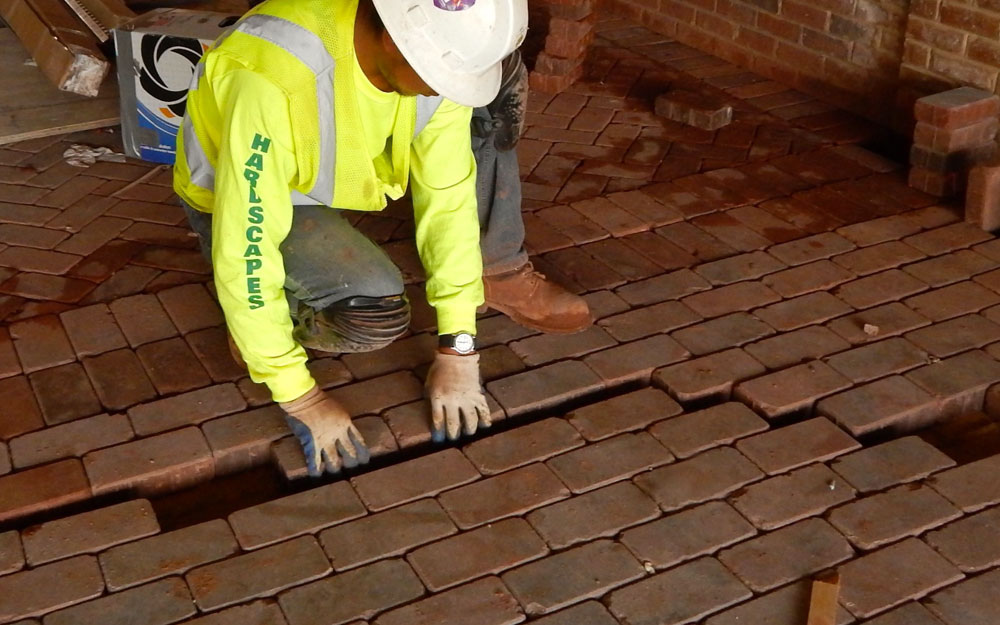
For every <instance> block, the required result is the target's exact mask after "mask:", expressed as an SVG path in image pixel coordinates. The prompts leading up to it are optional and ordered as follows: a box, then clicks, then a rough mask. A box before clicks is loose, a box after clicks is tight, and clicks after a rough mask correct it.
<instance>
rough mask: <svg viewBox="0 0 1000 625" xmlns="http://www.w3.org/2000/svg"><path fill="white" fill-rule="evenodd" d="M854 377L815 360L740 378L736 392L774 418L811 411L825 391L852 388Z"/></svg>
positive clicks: (741, 397)
mask: <svg viewBox="0 0 1000 625" xmlns="http://www.w3.org/2000/svg"><path fill="white" fill-rule="evenodd" d="M850 386H851V381H850V380H848V379H847V378H845V377H844V376H842V375H841V374H839V373H837V372H836V371H834V370H833V368H831V367H830V366H829V365H827V364H826V363H824V362H822V361H818V360H814V361H812V362H808V363H805V364H801V365H798V366H795V367H791V368H789V369H783V370H781V371H777V372H775V373H771V374H768V375H765V376H762V377H759V378H755V379H753V380H748V381H744V382H740V383H739V384H738V385H737V386H736V389H735V390H734V391H733V392H734V395H735V396H736V397H737V398H739V399H740V400H742V401H745V402H747V403H748V404H749V405H750V406H751V407H752V408H753V409H754V410H756V411H757V412H758V413H760V414H762V415H763V416H765V417H767V418H769V419H774V418H777V417H781V416H784V415H788V414H792V413H797V412H809V411H810V410H811V409H812V407H813V404H815V403H816V401H818V400H819V399H821V398H822V397H824V396H826V395H831V394H833V393H836V392H837V391H842V390H844V389H846V388H850Z"/></svg>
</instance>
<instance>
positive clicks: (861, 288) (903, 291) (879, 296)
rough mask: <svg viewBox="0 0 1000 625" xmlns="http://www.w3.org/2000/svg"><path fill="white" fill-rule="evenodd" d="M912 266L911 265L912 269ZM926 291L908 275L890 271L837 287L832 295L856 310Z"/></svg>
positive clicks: (925, 288)
mask: <svg viewBox="0 0 1000 625" xmlns="http://www.w3.org/2000/svg"><path fill="white" fill-rule="evenodd" d="M912 266H913V265H911V267H912ZM925 290H927V285H926V284H925V283H924V282H923V281H921V280H918V279H916V278H914V277H913V276H912V275H910V274H908V273H904V272H903V271H900V270H898V269H890V270H888V271H883V272H881V273H877V274H874V275H870V276H868V277H866V278H861V279H860V280H854V281H853V282H848V283H847V284H842V285H840V286H839V287H837V288H836V289H835V290H834V291H833V294H834V295H836V296H837V297H838V298H839V299H842V300H844V301H845V302H847V303H848V304H850V305H851V306H853V307H854V308H857V309H862V308H870V307H872V306H877V305H879V304H884V303H886V302H891V301H895V300H899V299H902V298H904V297H906V296H908V295H913V294H915V293H919V292H920V291H925Z"/></svg>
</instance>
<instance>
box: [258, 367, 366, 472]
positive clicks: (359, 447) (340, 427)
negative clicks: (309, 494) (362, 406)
mask: <svg viewBox="0 0 1000 625" xmlns="http://www.w3.org/2000/svg"><path fill="white" fill-rule="evenodd" d="M278 405H279V406H281V408H282V409H283V410H284V411H285V413H286V417H285V420H286V421H287V422H288V427H290V428H291V429H292V433H293V434H295V438H297V439H299V444H300V445H302V451H303V452H304V453H305V456H306V467H307V468H308V469H309V475H311V476H313V477H317V476H319V475H322V473H323V471H324V470H326V471H328V472H330V473H337V472H338V471H340V468H341V466H344V467H347V468H352V467H356V466H358V465H359V464H366V463H367V462H368V460H369V459H370V458H371V454H370V453H369V452H368V447H366V446H365V440H364V438H362V436H361V433H360V432H358V429H357V428H356V427H354V424H353V423H352V422H351V415H349V414H347V411H346V410H344V409H343V408H342V407H341V405H340V404H338V403H337V402H336V401H334V399H333V398H331V397H330V396H329V395H327V394H326V393H325V392H323V390H322V389H321V388H320V387H318V386H314V387H312V390H310V391H308V392H307V393H306V394H305V395H303V396H302V397H299V398H298V399H296V400H295V401H289V402H282V403H280V404H278Z"/></svg>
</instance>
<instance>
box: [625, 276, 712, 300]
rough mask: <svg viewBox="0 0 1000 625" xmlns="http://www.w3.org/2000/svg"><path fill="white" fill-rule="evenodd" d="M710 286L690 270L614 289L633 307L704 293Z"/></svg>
mask: <svg viewBox="0 0 1000 625" xmlns="http://www.w3.org/2000/svg"><path fill="white" fill-rule="evenodd" d="M710 288H712V287H711V285H710V284H709V283H708V282H706V281H705V280H704V278H702V277H701V276H699V275H698V274H696V273H694V272H693V271H691V270H690V269H679V270H677V271H673V272H670V273H665V274H663V275H660V276H656V277H654V278H647V279H646V280H640V281H639V282H631V283H629V284H626V285H624V286H620V287H618V288H617V289H615V293H617V294H618V295H619V296H620V297H621V298H622V299H624V300H625V301H626V302H628V303H629V304H632V305H633V306H647V305H649V304H656V303H658V302H663V301H666V300H670V299H679V298H681V297H684V296H686V295H691V294H693V293H697V292H698V291H706V290H708V289H710Z"/></svg>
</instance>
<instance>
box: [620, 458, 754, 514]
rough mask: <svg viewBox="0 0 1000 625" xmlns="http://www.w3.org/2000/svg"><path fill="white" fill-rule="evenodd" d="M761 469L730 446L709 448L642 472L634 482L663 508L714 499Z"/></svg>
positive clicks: (739, 485) (748, 479) (739, 484)
mask: <svg viewBox="0 0 1000 625" xmlns="http://www.w3.org/2000/svg"><path fill="white" fill-rule="evenodd" d="M762 476H763V474H762V473H761V471H760V470H759V469H758V468H757V467H756V466H754V464H753V463H752V462H750V461H749V460H747V459H746V458H745V457H744V456H743V455H742V454H740V453H739V452H738V451H736V450H735V449H733V448H732V447H721V448H718V449H710V450H708V451H706V452H703V453H701V454H698V455H697V456H694V457H693V458H690V459H688V460H684V461H681V462H677V463H675V464H673V465H670V466H667V467H662V468H660V469H657V470H655V471H650V472H648V473H644V474H642V475H640V476H638V477H636V478H635V483H636V485H638V486H639V488H641V489H643V490H644V491H646V492H647V493H649V494H650V495H652V496H653V498H654V499H656V502H657V503H658V504H660V507H661V508H663V509H664V510H667V511H670V510H676V509H679V508H683V507H685V506H688V505H690V504H694V503H701V502H704V501H708V500H709V499H717V498H719V497H722V496H723V495H725V494H727V493H730V492H732V491H734V490H736V489H738V488H740V487H741V486H743V485H745V484H748V483H750V482H753V481H756V480H758V479H760V477H762Z"/></svg>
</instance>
